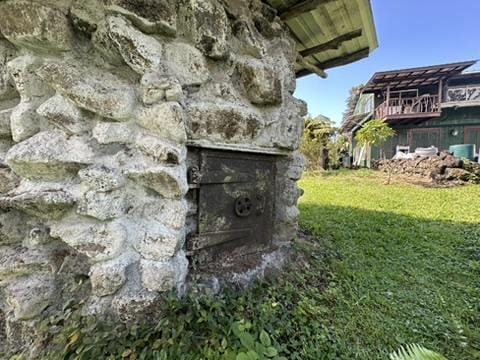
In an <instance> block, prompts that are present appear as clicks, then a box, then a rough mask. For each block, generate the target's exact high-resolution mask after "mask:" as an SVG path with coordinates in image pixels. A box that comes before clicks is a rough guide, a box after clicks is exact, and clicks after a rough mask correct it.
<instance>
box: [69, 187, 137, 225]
mask: <svg viewBox="0 0 480 360" xmlns="http://www.w3.org/2000/svg"><path fill="white" fill-rule="evenodd" d="M127 207H128V201H127V199H126V195H125V193H124V192H122V191H109V192H97V191H95V190H93V191H87V192H86V193H85V195H84V198H83V199H81V200H80V203H79V204H78V208H77V213H78V214H81V215H86V216H91V217H94V218H96V219H99V220H109V219H114V218H116V217H119V216H121V215H122V214H124V213H125V211H126V209H127Z"/></svg>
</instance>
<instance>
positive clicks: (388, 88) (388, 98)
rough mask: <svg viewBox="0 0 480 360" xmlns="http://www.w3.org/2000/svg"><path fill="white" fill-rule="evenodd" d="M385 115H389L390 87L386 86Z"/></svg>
mask: <svg viewBox="0 0 480 360" xmlns="http://www.w3.org/2000/svg"><path fill="white" fill-rule="evenodd" d="M387 115H390V85H388V86H387Z"/></svg>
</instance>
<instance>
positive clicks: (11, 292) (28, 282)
mask: <svg viewBox="0 0 480 360" xmlns="http://www.w3.org/2000/svg"><path fill="white" fill-rule="evenodd" d="M5 292H6V298H7V304H9V305H10V306H11V307H12V308H13V313H14V316H15V319H16V320H29V319H33V318H35V317H36V316H38V315H40V314H41V312H42V311H43V310H45V309H46V308H47V307H48V306H49V305H50V304H52V303H53V302H54V299H55V295H56V286H55V281H54V279H53V278H52V277H45V276H43V277H40V276H30V277H26V278H22V279H18V280H17V281H15V282H13V283H11V284H9V285H8V286H7V288H6V289H5Z"/></svg>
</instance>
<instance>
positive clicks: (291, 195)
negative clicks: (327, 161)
mask: <svg viewBox="0 0 480 360" xmlns="http://www.w3.org/2000/svg"><path fill="white" fill-rule="evenodd" d="M288 34H289V33H288V31H286V30H285V28H284V25H283V24H282V23H281V22H280V20H279V19H278V17H276V16H275V12H274V11H273V10H272V9H271V8H269V7H268V6H266V5H264V4H262V3H261V2H260V1H258V0H235V1H232V0H223V1H215V0H168V1H167V0H165V1H153V0H142V1H135V2H132V1H123V0H63V1H49V0H38V1H26V0H6V1H0V163H1V168H0V192H1V196H0V207H1V210H0V211H1V212H0V303H1V308H0V309H1V311H0V337H1V341H0V354H2V353H6V352H9V351H17V350H20V349H21V348H23V349H30V345H31V344H32V343H33V342H34V339H35V326H36V324H37V322H38V321H39V320H40V319H42V318H43V317H45V316H47V315H49V314H52V313H54V312H55V311H58V310H60V309H61V308H62V306H63V305H64V304H66V303H67V302H69V301H71V300H73V301H75V302H78V303H80V302H82V303H84V304H85V305H84V307H83V308H84V310H83V311H84V312H85V313H89V314H99V316H100V315H101V316H104V315H109V316H113V317H117V318H119V319H121V320H125V321H128V320H133V319H135V317H137V316H141V314H142V312H144V311H146V312H147V313H150V312H151V311H152V308H155V304H157V303H158V302H159V297H160V295H161V294H162V293H163V292H165V291H169V290H171V289H176V290H177V291H178V292H179V293H180V294H181V293H183V292H184V291H185V287H186V279H187V274H188V273H189V258H187V255H188V256H190V255H189V254H187V252H186V247H185V240H186V235H187V232H188V231H189V224H188V222H187V220H188V217H192V215H193V217H194V215H195V213H196V210H195V204H192V203H191V202H190V201H189V200H188V199H189V196H188V195H187V194H188V193H189V188H191V184H189V183H188V181H187V157H188V156H189V155H188V154H189V152H190V149H191V148H189V147H188V146H194V147H195V148H209V147H214V148H216V149H228V150H230V151H236V152H243V151H247V152H254V153H266V154H271V155H272V156H277V157H276V160H275V161H276V162H275V164H276V165H275V166H276V169H277V177H276V180H275V206H274V213H273V219H274V221H273V224H272V242H271V244H270V246H269V248H268V249H266V250H264V251H263V252H262V254H268V253H269V252H275V251H277V252H276V253H275V254H277V255H278V254H281V253H282V252H281V251H280V250H279V249H282V248H283V247H284V246H287V245H288V244H289V243H290V241H291V240H292V239H293V238H294V237H295V234H296V226H297V221H298V210H297V207H296V202H297V199H298V197H299V195H300V192H299V190H298V188H297V187H296V181H297V180H298V179H299V178H300V176H301V173H302V169H303V162H302V159H301V156H300V155H298V153H297V151H296V150H297V148H298V145H299V141H300V136H301V132H302V128H303V119H302V116H303V115H305V113H306V108H305V105H304V104H303V103H302V102H300V101H298V100H296V99H295V98H294V97H293V96H292V94H293V91H294V89H295V72H294V63H295V59H296V52H295V43H294V41H293V40H292V39H291V38H290V37H289V35H288ZM279 251H280V252H279ZM256 256H257V257H256V258H255V259H256V260H252V261H253V262H251V263H247V264H250V265H249V266H248V267H249V269H246V271H245V272H244V275H241V274H236V275H232V277H233V278H234V277H235V276H236V277H237V278H238V277H239V276H240V277H242V276H244V277H245V276H247V277H248V276H249V275H248V274H251V272H249V270H251V269H264V268H265V266H266V265H265V263H275V262H276V261H275V259H276V258H275V256H276V255H265V256H264V255H261V254H260V255H259V254H256ZM233 261H235V260H233ZM278 262H281V260H279V261H278ZM262 264H263V265H262ZM220 265H221V264H220ZM190 268H191V267H190ZM262 271H263V270H261V271H260V273H262ZM218 273H223V269H221V266H220V267H219V268H218ZM257 273H258V271H257ZM245 274H246V275H245ZM213 275H215V271H214V272H213ZM244 277H243V278H242V279H244Z"/></svg>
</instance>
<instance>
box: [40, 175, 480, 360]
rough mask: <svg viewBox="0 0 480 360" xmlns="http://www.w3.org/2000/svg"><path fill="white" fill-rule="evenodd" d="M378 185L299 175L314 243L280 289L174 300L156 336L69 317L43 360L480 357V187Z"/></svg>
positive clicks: (275, 282)
mask: <svg viewBox="0 0 480 360" xmlns="http://www.w3.org/2000/svg"><path fill="white" fill-rule="evenodd" d="M379 176H380V175H379V174H378V173H372V172H368V171H356V172H353V171H351V172H343V171H342V172H335V173H323V174H320V175H315V176H313V175H312V176H306V177H305V178H304V179H303V180H302V181H301V187H302V188H303V189H304V190H305V195H304V196H303V198H302V200H301V204H300V208H301V225H302V227H303V228H304V229H307V231H308V233H310V234H311V235H312V236H309V237H308V238H307V240H305V239H301V238H300V239H299V241H298V242H297V243H296V246H295V260H294V261H293V262H292V264H291V265H290V267H289V268H288V269H286V270H285V271H284V272H283V273H282V274H280V275H279V276H277V277H276V278H275V279H272V280H267V281H262V282H258V283H257V284H256V285H254V286H253V287H251V288H250V289H248V290H247V291H244V292H235V291H234V290H228V289H227V290H226V292H225V293H224V294H223V295H222V296H221V297H219V298H215V299H212V298H208V297H198V296H191V297H188V298H186V299H183V300H182V301H179V300H177V299H176V298H173V297H172V298H171V299H169V300H168V301H166V302H165V316H164V318H162V319H161V320H160V322H159V323H158V324H156V326H154V327H152V326H140V327H135V328H131V327H118V326H117V327H115V328H114V329H111V328H109V327H107V326H105V325H104V324H95V323H92V322H91V320H90V319H78V318H76V317H74V316H71V315H69V316H67V317H68V319H67V320H65V319H64V318H61V319H59V320H58V323H59V324H61V325H62V326H63V328H62V330H61V331H60V332H57V333H54V334H53V335H52V334H50V336H53V337H54V340H53V341H51V343H52V344H57V347H56V351H52V352H51V353H50V355H48V356H45V358H49V359H50V358H51V359H92V358H95V359H105V358H111V359H117V358H120V359H121V358H124V359H167V360H168V359H175V360H176V359H195V360H197V359H233V360H239V359H240V360H241V359H253V360H255V359H266V358H272V359H282V358H283V359H291V360H308V359H312V360H323V359H365V360H375V359H388V354H389V353H390V352H392V351H394V350H396V349H398V348H399V347H400V346H401V345H403V344H407V343H419V344H421V345H423V346H425V347H427V348H430V349H431V350H434V351H438V352H440V353H443V354H444V355H445V356H447V357H448V358H449V359H452V360H461V359H465V360H473V359H480V276H479V275H480V246H479V244H480V224H479V221H480V212H479V211H478V210H479V204H480V186H465V187H458V188H450V189H427V188H422V187H419V186H415V185H408V184H403V183H399V184H394V185H384V183H383V179H382V178H379ZM54 322H55V320H54ZM53 325H55V323H54V324H53ZM53 325H52V324H47V326H46V328H47V329H49V330H50V331H51V329H54V330H55V329H58V327H56V326H53ZM267 355H268V356H267Z"/></svg>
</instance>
